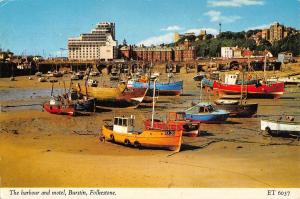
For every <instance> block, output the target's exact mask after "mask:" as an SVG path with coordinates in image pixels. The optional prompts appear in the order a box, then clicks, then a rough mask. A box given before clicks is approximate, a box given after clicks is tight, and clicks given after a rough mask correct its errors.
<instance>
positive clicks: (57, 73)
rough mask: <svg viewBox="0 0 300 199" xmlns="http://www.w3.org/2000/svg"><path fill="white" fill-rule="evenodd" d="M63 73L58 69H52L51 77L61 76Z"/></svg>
mask: <svg viewBox="0 0 300 199" xmlns="http://www.w3.org/2000/svg"><path fill="white" fill-rule="evenodd" d="M63 75H64V74H63V73H62V72H60V71H54V72H53V75H52V76H53V77H62V76H63Z"/></svg>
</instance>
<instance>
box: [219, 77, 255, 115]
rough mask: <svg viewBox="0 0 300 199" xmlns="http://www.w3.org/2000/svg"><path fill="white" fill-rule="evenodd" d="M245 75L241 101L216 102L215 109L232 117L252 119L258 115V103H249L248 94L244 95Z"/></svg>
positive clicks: (221, 100)
mask: <svg viewBox="0 0 300 199" xmlns="http://www.w3.org/2000/svg"><path fill="white" fill-rule="evenodd" d="M244 82H245V80H244V75H243V79H242V81H241V83H242V87H241V92H240V100H239V101H238V100H224V99H219V100H215V105H214V106H215V108H217V109H221V110H225V111H227V112H229V116H230V117H252V116H253V115H254V114H256V113H257V108H258V104H257V103H247V101H246V98H247V97H248V93H245V95H244V90H243V88H244V87H243V86H244Z"/></svg>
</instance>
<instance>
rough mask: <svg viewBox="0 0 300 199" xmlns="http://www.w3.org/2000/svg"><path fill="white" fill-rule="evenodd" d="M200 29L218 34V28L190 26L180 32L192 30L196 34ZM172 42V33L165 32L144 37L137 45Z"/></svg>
mask: <svg viewBox="0 0 300 199" xmlns="http://www.w3.org/2000/svg"><path fill="white" fill-rule="evenodd" d="M201 30H206V33H207V34H213V35H216V34H218V30H216V29H214V28H190V29H187V30H184V31H181V32H180V34H184V33H188V32H194V33H195V34H196V35H198V34H199V33H200V31H201ZM172 42H174V33H171V32H170V33H167V34H163V35H158V36H154V37H149V38H148V39H145V40H143V41H140V42H139V43H138V45H142V44H143V45H145V46H151V45H159V44H162V43H165V44H168V43H172Z"/></svg>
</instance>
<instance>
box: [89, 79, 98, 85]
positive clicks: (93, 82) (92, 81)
mask: <svg viewBox="0 0 300 199" xmlns="http://www.w3.org/2000/svg"><path fill="white" fill-rule="evenodd" d="M87 84H88V85H89V86H91V87H97V86H98V81H97V80H93V79H89V80H88V81H87Z"/></svg>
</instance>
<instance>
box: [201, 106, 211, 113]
mask: <svg viewBox="0 0 300 199" xmlns="http://www.w3.org/2000/svg"><path fill="white" fill-rule="evenodd" d="M213 111H214V108H213V106H211V105H208V106H199V113H211V112H213Z"/></svg>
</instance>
